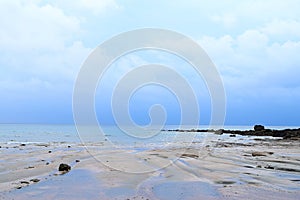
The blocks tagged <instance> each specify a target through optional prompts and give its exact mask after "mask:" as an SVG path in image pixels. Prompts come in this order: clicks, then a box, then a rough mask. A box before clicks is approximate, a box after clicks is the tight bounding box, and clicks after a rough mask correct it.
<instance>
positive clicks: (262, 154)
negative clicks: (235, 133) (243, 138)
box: [252, 152, 267, 156]
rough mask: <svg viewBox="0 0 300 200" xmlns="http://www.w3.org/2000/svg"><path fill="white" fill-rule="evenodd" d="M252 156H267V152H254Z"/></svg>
mask: <svg viewBox="0 0 300 200" xmlns="http://www.w3.org/2000/svg"><path fill="white" fill-rule="evenodd" d="M252 156H267V153H265V152H252Z"/></svg>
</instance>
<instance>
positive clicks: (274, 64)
mask: <svg viewBox="0 0 300 200" xmlns="http://www.w3.org/2000/svg"><path fill="white" fill-rule="evenodd" d="M281 24H288V23H284V22H281ZM269 27H270V26H269V24H266V25H265V26H263V27H261V28H258V29H256V30H254V29H249V30H246V31H244V32H243V33H241V34H240V35H238V36H236V37H232V36H228V35H225V36H222V37H219V38H216V37H207V36H205V37H202V38H201V39H200V41H199V43H200V45H202V46H203V48H204V49H205V50H206V51H207V53H208V55H209V56H210V57H211V58H212V60H213V61H214V62H215V63H216V65H217V67H218V68H219V70H220V71H221V74H222V75H223V79H224V81H225V85H226V89H227V90H228V91H229V93H230V94H234V95H238V96H243V97H249V96H251V95H257V92H258V91H259V94H263V93H267V94H270V93H269V92H267V91H268V90H271V91H273V95H276V93H275V92H274V91H275V90H276V88H277V89H278V91H281V92H282V91H286V92H285V93H287V92H288V90H289V88H294V89H295V88H298V92H299V94H300V81H299V79H298V78H297V76H298V74H300V68H299V63H300V57H299V52H300V40H296V41H290V40H289V39H288V38H287V39H285V41H284V42H280V43H279V42H277V41H274V40H270V38H271V37H272V34H274V32H276V33H278V31H276V30H275V29H274V31H271V32H267V31H265V30H271V29H269ZM280 31H281V32H280V34H282V35H285V34H286V33H287V34H288V32H289V29H285V30H284V31H283V30H281V29H280ZM281 94H283V93H281ZM277 95H278V94H277Z"/></svg>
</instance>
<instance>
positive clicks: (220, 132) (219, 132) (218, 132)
mask: <svg viewBox="0 0 300 200" xmlns="http://www.w3.org/2000/svg"><path fill="white" fill-rule="evenodd" d="M223 131H224V130H223V129H219V130H216V131H215V134H217V135H222V134H223Z"/></svg>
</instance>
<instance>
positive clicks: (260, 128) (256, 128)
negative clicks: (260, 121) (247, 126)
mask: <svg viewBox="0 0 300 200" xmlns="http://www.w3.org/2000/svg"><path fill="white" fill-rule="evenodd" d="M263 130H265V127H264V126H263V125H255V126H254V131H263Z"/></svg>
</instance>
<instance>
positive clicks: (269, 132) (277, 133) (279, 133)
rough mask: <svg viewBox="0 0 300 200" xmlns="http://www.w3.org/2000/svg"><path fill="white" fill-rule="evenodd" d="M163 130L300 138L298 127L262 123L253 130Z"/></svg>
mask: <svg viewBox="0 0 300 200" xmlns="http://www.w3.org/2000/svg"><path fill="white" fill-rule="evenodd" d="M163 131H172V132H212V133H215V134H219V135H221V134H231V135H232V136H233V137H234V135H249V136H272V137H281V138H283V139H295V140H300V128H298V129H282V130H276V129H266V128H265V127H264V126H263V125H255V126H254V127H253V130H226V129H219V130H214V129H168V130H163Z"/></svg>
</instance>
